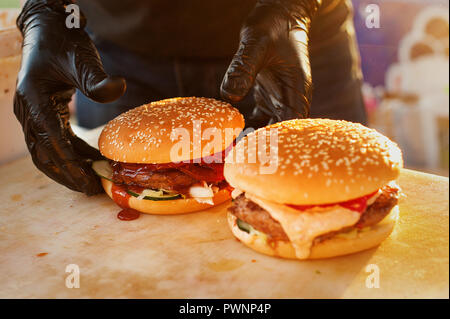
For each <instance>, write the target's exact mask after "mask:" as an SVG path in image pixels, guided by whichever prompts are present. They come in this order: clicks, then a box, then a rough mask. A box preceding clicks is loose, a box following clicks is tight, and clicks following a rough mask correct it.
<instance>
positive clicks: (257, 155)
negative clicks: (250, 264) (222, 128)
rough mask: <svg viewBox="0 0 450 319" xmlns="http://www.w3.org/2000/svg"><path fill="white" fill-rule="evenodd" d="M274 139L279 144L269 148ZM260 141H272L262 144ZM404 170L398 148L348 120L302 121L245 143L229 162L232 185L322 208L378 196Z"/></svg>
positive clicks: (273, 127)
mask: <svg viewBox="0 0 450 319" xmlns="http://www.w3.org/2000/svg"><path fill="white" fill-rule="evenodd" d="M271 137H272V140H273V141H276V142H277V144H278V145H276V143H273V142H272V143H269V142H270V139H271ZM260 138H261V141H264V140H265V141H266V142H265V143H258V142H257V141H258V139H260ZM255 141H256V142H255ZM264 144H265V146H266V150H265V151H264V148H263V147H262V146H261V145H264ZM270 145H271V147H269V146H270ZM269 150H272V155H271V156H270V152H269ZM277 152H278V153H277ZM239 154H245V155H244V156H243V157H239ZM252 154H253V155H252ZM264 154H265V155H266V156H261V155H264ZM264 157H266V161H267V162H266V163H265V164H264V162H265V161H264ZM402 166H403V160H402V154H401V151H400V149H399V148H398V146H397V145H396V144H395V143H394V142H392V141H391V140H389V139H388V138H387V137H385V136H383V135H382V134H380V133H378V132H377V131H375V130H373V129H369V128H367V127H365V126H363V125H361V124H356V123H351V122H346V121H337V120H329V119H296V120H290V121H285V122H280V123H276V124H273V125H270V126H267V127H264V128H261V129H259V130H257V131H255V132H253V133H251V134H249V135H247V136H246V137H245V138H243V139H241V140H240V141H239V143H238V144H237V145H236V147H235V149H234V151H233V152H230V153H229V154H228V155H227V157H226V159H225V169H224V175H225V179H226V180H227V181H228V183H230V185H231V186H233V187H235V188H238V189H240V190H242V191H245V192H248V193H250V194H253V195H256V196H258V197H260V198H262V199H265V200H269V201H273V202H277V203H281V204H294V205H320V204H331V203H338V202H343V201H347V200H351V199H355V198H358V197H362V196H364V195H368V194H370V193H372V192H375V191H376V190H377V189H379V188H380V187H382V186H384V185H386V184H387V183H388V182H390V181H392V180H395V179H396V178H397V177H398V175H399V172H400V169H401V168H402Z"/></svg>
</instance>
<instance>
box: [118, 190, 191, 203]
mask: <svg viewBox="0 0 450 319" xmlns="http://www.w3.org/2000/svg"><path fill="white" fill-rule="evenodd" d="M127 193H128V194H130V195H131V196H133V197H141V199H146V200H155V201H159V200H173V199H179V198H181V197H182V196H181V194H175V193H169V194H167V193H166V194H165V193H164V192H163V191H162V190H153V189H146V190H144V192H143V193H142V194H138V193H136V192H133V191H131V190H129V189H127Z"/></svg>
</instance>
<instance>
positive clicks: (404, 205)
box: [0, 157, 449, 298]
mask: <svg viewBox="0 0 450 319" xmlns="http://www.w3.org/2000/svg"><path fill="white" fill-rule="evenodd" d="M0 176H1V180H2V183H1V186H0V200H1V208H0V283H1V285H0V297H1V298H19V297H33V298H48V297H50V298H55V297H56V298H80V297H83V298H86V297H87V298H90V297H93V298H118V297H129V298H187V297H188V298H416V297H425V298H434V297H438V298H448V297H449V257H448V254H449V219H448V214H449V204H448V195H449V191H448V179H447V178H443V177H438V176H434V175H428V174H423V173H418V172H415V171H408V170H404V171H403V172H402V175H401V178H400V185H401V187H402V188H403V191H404V193H405V194H406V196H407V197H406V198H405V199H403V200H402V202H401V205H400V218H399V222H398V224H397V226H396V228H395V229H394V232H393V233H392V235H391V236H390V237H389V238H388V239H387V240H386V241H384V242H383V243H382V244H381V245H380V246H379V247H377V248H374V249H370V250H368V251H365V252H361V253H357V254H354V255H350V256H343V257H339V258H332V259H326V260H315V261H295V260H282V259H278V258H273V257H267V256H263V255H261V254H258V253H256V252H254V251H252V250H250V249H248V248H246V247H245V246H244V245H242V244H240V243H239V242H238V241H237V240H236V239H234V237H233V236H232V234H231V231H230V230H229V229H228V226H227V223H226V208H227V206H228V205H229V204H230V203H229V202H228V203H225V204H222V205H220V206H218V207H215V208H212V209H209V210H207V211H203V212H199V213H192V214H185V215H178V216H151V215H142V216H141V217H140V218H139V219H137V220H134V221H128V222H125V221H120V220H119V219H117V217H116V215H117V213H118V212H119V208H118V207H117V206H116V205H115V204H114V203H113V202H112V201H111V200H110V199H109V198H108V197H107V196H106V195H99V196H95V197H86V196H84V195H82V194H79V193H76V192H72V191H70V190H68V189H66V188H65V187H63V186H60V185H58V184H56V183H55V182H53V181H51V180H50V179H48V178H47V177H46V176H45V175H43V174H42V173H40V172H39V171H38V170H37V169H35V168H34V166H33V165H32V162H31V160H30V158H29V157H27V158H24V159H21V160H18V161H15V162H13V163H11V164H8V165H3V166H1V167H0ZM70 264H76V265H78V267H79V270H80V288H72V289H69V288H67V287H66V284H65V283H66V278H67V276H69V275H70V273H66V267H67V265H70ZM377 271H379V288H368V287H367V285H366V284H367V283H369V286H370V283H372V284H374V283H376V280H375V281H373V278H374V276H376V272H377Z"/></svg>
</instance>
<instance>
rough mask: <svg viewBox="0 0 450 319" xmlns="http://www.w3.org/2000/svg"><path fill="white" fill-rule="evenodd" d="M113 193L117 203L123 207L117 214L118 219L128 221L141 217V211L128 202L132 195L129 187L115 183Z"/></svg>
mask: <svg viewBox="0 0 450 319" xmlns="http://www.w3.org/2000/svg"><path fill="white" fill-rule="evenodd" d="M111 193H112V198H113V200H114V201H115V202H116V204H117V205H119V206H120V207H121V208H123V209H122V210H121V211H120V212H119V213H118V214H117V218H118V219H120V220H125V221H128V220H134V219H138V218H139V216H140V215H141V213H139V212H138V211H137V210H134V209H131V208H130V206H129V204H128V200H129V198H130V197H131V195H130V194H128V193H127V189H126V188H125V186H123V185H117V184H114V183H113V185H112V187H111Z"/></svg>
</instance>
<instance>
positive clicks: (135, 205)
mask: <svg viewBox="0 0 450 319" xmlns="http://www.w3.org/2000/svg"><path fill="white" fill-rule="evenodd" d="M101 180H102V185H103V188H104V189H105V192H106V194H108V196H109V197H111V199H112V198H113V197H112V193H111V188H112V185H113V182H111V181H109V180H107V179H104V178H102V179H101ZM230 198H231V194H230V191H229V190H228V189H226V188H224V189H221V190H219V191H218V192H217V193H216V194H215V195H214V197H213V202H214V206H215V205H219V204H221V203H223V202H225V201H227V200H229V199H230ZM128 206H129V207H130V208H132V209H135V210H137V211H139V212H141V213H145V214H154V215H175V214H184V213H191V212H195V211H199V210H204V209H208V208H211V207H213V206H212V205H209V204H205V203H199V202H197V201H196V200H195V199H193V198H184V199H174V200H162V201H153V200H147V199H137V198H136V197H133V196H131V197H130V198H129V199H128Z"/></svg>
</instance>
